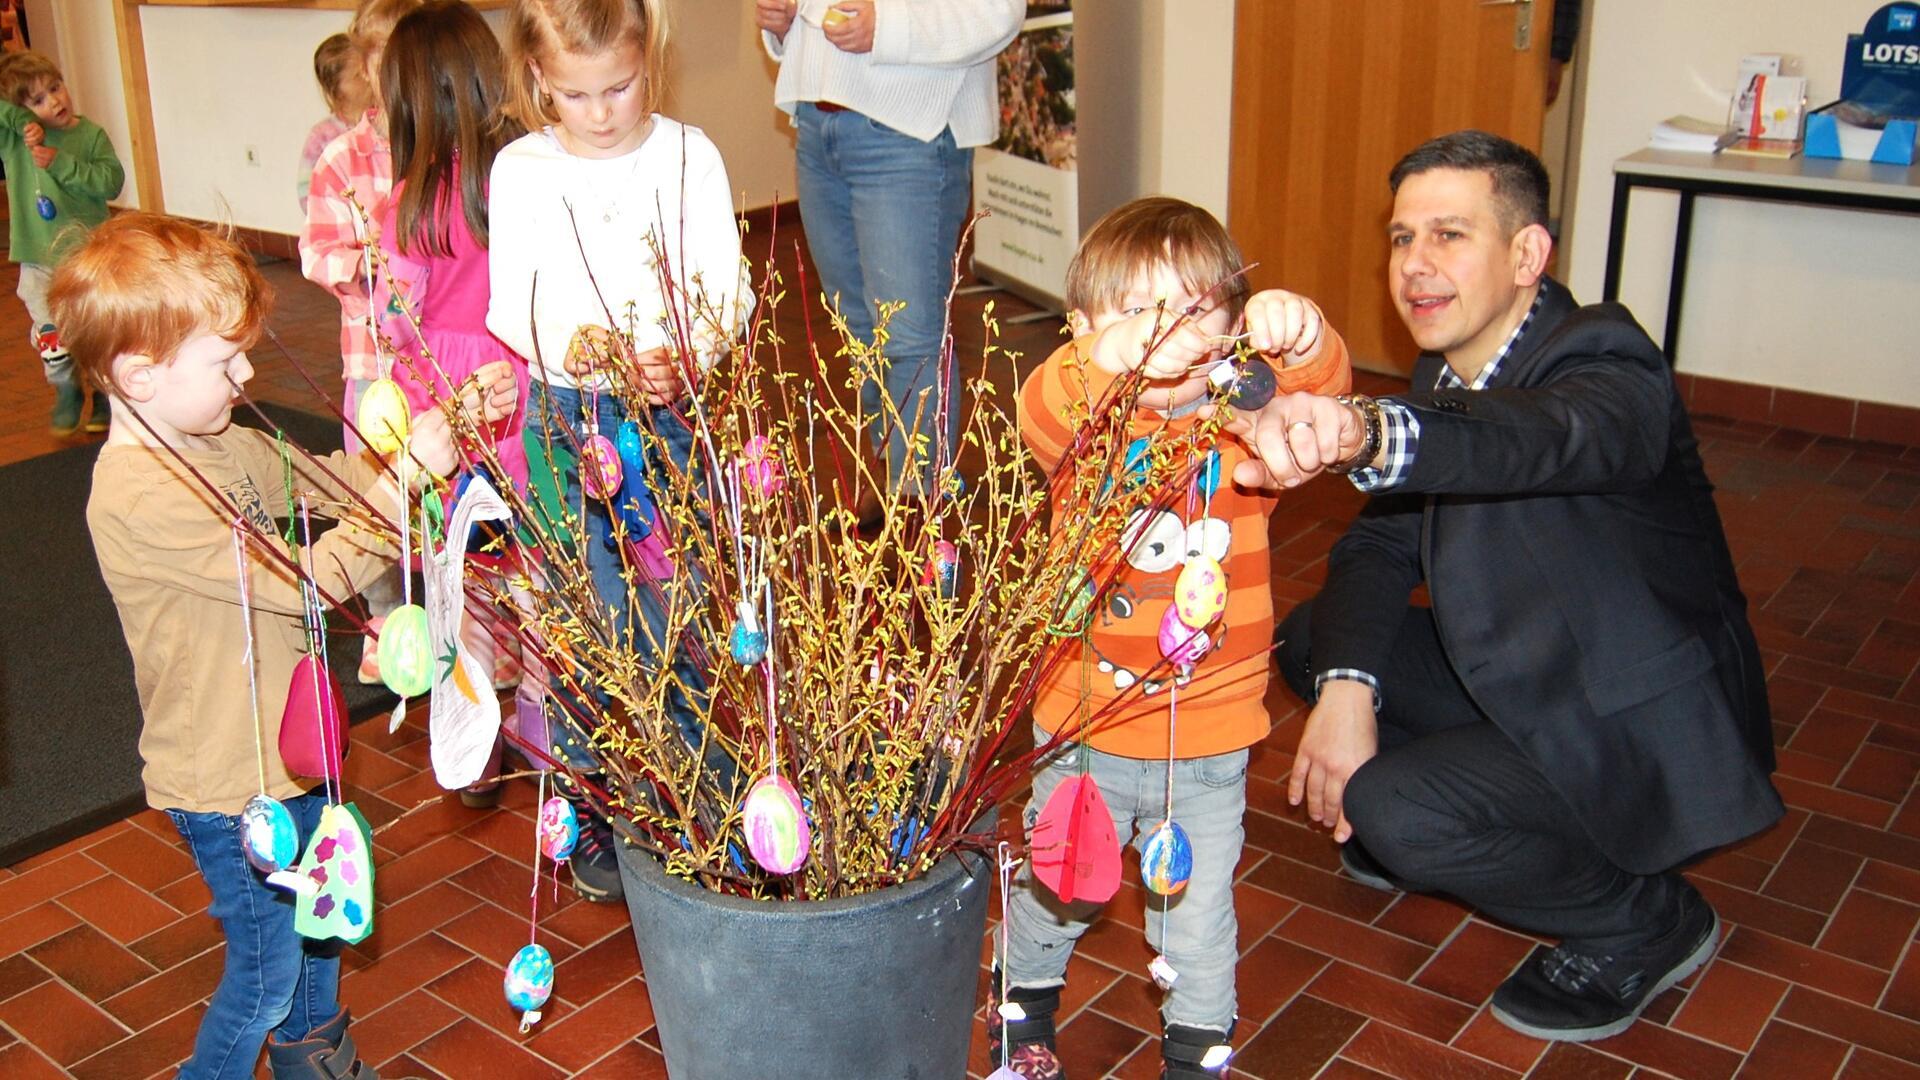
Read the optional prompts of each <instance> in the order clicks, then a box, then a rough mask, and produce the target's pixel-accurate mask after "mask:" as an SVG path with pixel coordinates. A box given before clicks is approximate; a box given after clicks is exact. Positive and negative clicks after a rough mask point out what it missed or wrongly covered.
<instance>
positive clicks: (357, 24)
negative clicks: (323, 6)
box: [300, 0, 420, 453]
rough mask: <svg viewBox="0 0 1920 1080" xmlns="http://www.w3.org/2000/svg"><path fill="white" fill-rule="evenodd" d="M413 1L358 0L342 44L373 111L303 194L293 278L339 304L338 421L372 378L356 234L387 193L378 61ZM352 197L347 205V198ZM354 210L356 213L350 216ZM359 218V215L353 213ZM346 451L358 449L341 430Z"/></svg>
mask: <svg viewBox="0 0 1920 1080" xmlns="http://www.w3.org/2000/svg"><path fill="white" fill-rule="evenodd" d="M419 6H420V0H361V3H360V7H359V10H357V11H355V12H354V13H353V22H352V23H350V24H348V26H347V38H348V40H350V41H351V42H352V43H353V48H354V51H355V52H356V53H357V54H359V56H360V60H361V64H362V67H363V68H364V70H365V71H366V75H367V84H368V86H370V87H371V88H372V90H373V98H374V107H373V108H371V109H368V110H367V111H366V113H365V114H364V115H363V116H361V117H360V120H359V122H358V123H356V124H354V125H353V127H351V128H349V129H348V130H347V133H346V134H345V135H342V136H340V137H339V138H337V139H335V140H334V141H333V142H332V143H330V144H328V146H327V148H326V149H325V150H323V151H321V153H320V161H319V163H318V164H316V165H315V166H314V168H313V183H312V185H311V186H310V187H309V188H308V189H307V224H306V227H305V228H303V229H302V230H301V231H300V272H301V273H302V274H305V275H306V276H307V280H309V281H312V282H313V283H314V284H316V285H320V286H322V287H324V288H325V289H327V290H328V291H329V292H332V293H333V294H334V296H336V297H338V298H339V300H340V360H341V365H342V371H341V374H342V376H343V377H344V378H345V379H346V401H345V415H346V416H347V418H348V419H352V418H353V417H354V416H355V415H357V414H358V412H359V405H360V393H361V391H362V390H364V389H365V388H366V385H367V384H368V383H370V382H372V381H373V380H374V379H376V378H378V377H379V371H378V370H377V368H376V366H375V361H374V351H373V333H372V331H371V330H370V329H369V328H368V326H367V308H368V301H367V269H366V255H365V252H364V251H363V250H362V249H361V241H362V239H363V231H364V230H366V229H372V228H374V227H375V223H376V222H378V221H379V220H380V214H381V212H382V211H383V210H385V209H386V206H387V199H388V197H389V196H390V195H391V193H392V191H393V157H392V155H391V154H390V153H389V152H388V150H387V122H386V118H385V117H384V116H383V115H382V114H381V111H380V106H379V102H380V56H381V54H382V53H383V52H385V51H386V47H387V36H388V35H390V34H392V33H393V24H394V23H397V22H399V21H400V17H401V16H402V15H405V14H406V13H407V12H409V11H412V10H413V9H415V8H417V7H419ZM349 192H351V193H352V199H349V198H348V193H349ZM354 202H358V203H359V204H360V208H359V209H360V212H359V213H356V212H355V210H354V206H353V204H354ZM363 214H364V217H362V216H361V215H363ZM345 437H346V445H347V449H348V450H349V451H351V452H356V453H357V452H358V451H359V450H360V443H359V440H357V439H355V438H354V436H353V430H352V429H351V428H350V427H349V428H347V430H346V433H345Z"/></svg>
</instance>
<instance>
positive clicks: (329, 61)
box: [313, 34, 373, 121]
mask: <svg viewBox="0 0 1920 1080" xmlns="http://www.w3.org/2000/svg"><path fill="white" fill-rule="evenodd" d="M313 77H314V80H315V81H317V82H318V83H319V84H320V95H321V96H322V97H324V98H326V99H327V111H328V112H330V113H332V114H333V115H335V116H338V117H340V118H341V119H343V120H348V121H354V120H358V119H360V114H361V113H363V112H366V111H367V106H368V105H370V104H372V98H373V88H372V87H371V86H368V85H367V76H366V65H365V64H363V63H362V62H361V60H360V54H359V53H358V52H357V51H355V50H354V47H353V42H352V41H350V40H348V38H347V35H345V34H333V35H331V36H329V37H328V38H327V39H326V40H325V41H322V42H321V43H320V47H319V48H317V49H315V50H313Z"/></svg>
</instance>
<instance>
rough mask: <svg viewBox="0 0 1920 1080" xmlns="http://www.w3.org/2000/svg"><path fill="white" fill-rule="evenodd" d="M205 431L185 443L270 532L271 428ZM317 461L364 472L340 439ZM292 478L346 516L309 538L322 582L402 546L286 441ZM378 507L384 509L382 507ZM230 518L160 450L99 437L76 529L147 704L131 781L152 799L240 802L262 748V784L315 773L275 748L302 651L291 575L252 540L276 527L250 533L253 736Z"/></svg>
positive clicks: (231, 809)
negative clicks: (203, 443) (84, 537)
mask: <svg viewBox="0 0 1920 1080" xmlns="http://www.w3.org/2000/svg"><path fill="white" fill-rule="evenodd" d="M212 442H213V444H214V445H213V446H212V448H210V449H204V450H182V451H181V455H182V456H183V457H184V458H185V459H186V460H187V461H188V462H191V463H192V465H193V467H194V468H195V469H197V470H199V472H200V474H201V475H202V476H204V477H206V479H207V480H208V481H210V482H211V483H212V484H213V486H214V487H216V488H218V489H219V491H220V492H221V494H222V495H223V496H224V497H225V499H226V501H227V502H228V503H230V504H232V505H233V506H235V507H238V508H239V510H240V512H241V513H242V514H244V515H245V516H246V518H247V520H248V521H249V522H251V523H252V524H253V525H254V526H255V527H256V528H257V529H258V530H259V531H260V532H261V533H263V534H265V535H266V536H268V537H274V536H276V535H277V534H278V533H279V531H280V528H279V526H278V525H276V524H275V521H274V519H275V517H277V516H278V517H284V516H285V513H286V507H287V494H286V491H287V489H286V484H285V482H284V480H283V475H284V474H283V470H282V465H281V460H280V454H279V450H278V448H277V447H276V446H275V444H274V441H273V439H272V437H270V436H268V435H266V434H264V433H262V432H259V431H255V430H253V429H251V428H242V427H232V428H229V429H227V431H225V432H223V433H222V434H220V435H218V436H214V437H213V438H212ZM325 460H326V464H327V467H328V469H330V470H331V471H332V472H333V473H334V475H336V476H338V477H340V478H341V479H342V480H343V481H345V482H346V483H347V484H349V485H352V486H353V487H354V488H355V489H356V490H359V491H366V490H368V489H369V488H371V487H372V486H373V484H374V481H375V480H376V475H375V471H374V469H373V467H372V466H371V464H370V463H369V462H367V461H364V460H361V459H358V458H349V457H348V456H346V455H345V454H341V453H335V454H334V455H333V456H332V457H331V458H328V459H325ZM294 487H295V490H296V492H306V493H308V495H309V505H310V507H311V510H312V513H313V515H314V516H315V517H323V516H324V517H336V516H338V517H342V518H343V520H342V523H341V524H339V525H338V526H336V527H335V528H333V529H332V530H330V531H328V532H327V533H326V534H324V535H322V536H321V537H319V538H318V539H317V540H316V541H315V542H314V544H313V551H312V558H313V573H314V578H315V580H316V581H318V582H319V584H320V587H321V589H322V590H324V591H325V592H326V593H327V594H328V595H330V596H332V597H334V598H336V599H345V598H346V597H348V596H351V595H353V594H355V593H357V592H359V590H360V588H361V587H363V586H364V585H365V584H367V583H368V582H369V581H371V580H372V579H373V577H374V575H375V574H376V573H377V572H378V571H379V570H381V569H382V568H384V567H386V566H388V565H390V564H391V563H392V562H393V561H394V560H395V559H396V558H398V556H399V551H398V548H397V547H396V546H395V545H394V544H393V543H392V541H391V540H390V539H389V538H388V537H386V536H385V535H384V534H381V533H378V532H376V531H374V530H372V529H371V528H363V527H361V525H360V524H356V521H355V519H359V520H360V522H361V523H364V522H365V519H364V518H361V517H360V513H361V511H360V504H359V503H358V502H357V501H354V502H352V503H351V504H349V503H347V502H346V501H345V500H344V498H343V497H344V496H346V493H345V492H343V491H341V490H340V487H339V485H338V484H336V483H334V482H333V481H332V480H331V479H329V478H328V477H327V476H326V474H325V473H323V472H321V471H320V470H319V469H318V468H316V467H314V466H313V465H311V464H309V463H308V462H306V461H305V460H304V459H302V458H301V457H300V455H298V454H295V455H294ZM381 509H382V513H385V514H388V515H389V516H391V514H392V508H391V507H390V506H386V505H382V507H381ZM349 511H351V513H349ZM232 523H233V518H232V515H231V512H230V511H229V510H227V509H226V508H224V507H223V506H222V505H221V502H220V500H218V499H216V498H215V497H214V496H213V495H211V494H210V493H209V492H208V491H207V490H206V489H205V487H203V486H202V484H201V483H200V481H198V480H196V479H194V477H193V476H192V474H191V473H189V472H188V471H187V469H186V468H185V467H184V466H182V465H181V463H180V462H179V461H178V460H176V459H175V458H174V456H173V455H172V454H170V453H169V452H167V451H166V450H163V449H157V448H148V447H140V446H124V445H109V446H106V447H104V448H102V449H101V451H100V459H99V461H98V462H97V463H96V464H95V465H94V470H93V492H92V494H91V495H90V496H89V498H88V500H87V527H88V528H89V529H90V530H91V531H92V533H93V548H94V552H95V554H96V555H97V556H98V558H99V561H100V574H101V576H102V577H103V578H105V579H106V582H107V588H108V589H109V590H110V591H111V592H112V593H113V601H114V605H115V606H116V607H117V608H118V609H119V611H120V625H121V628H122V629H123V630H124V632H125V633H126V638H127V647H128V649H129V650H130V651H131V652H132V653H133V672H134V683H135V686H136V688H137V690H138V691H139V695H140V711H141V715H142V718H143V723H142V726H141V730H140V757H141V760H142V761H143V762H144V763H145V764H144V767H143V768H142V770H141V779H142V781H143V782H144V784H145V785H146V790H147V803H148V805H150V806H153V807H155V808H157V809H167V808H174V809H180V810H187V811H192V812H196V813H198V812H217V813H224V814H236V813H239V812H240V809H241V807H242V806H244V805H245V804H246V801H247V799H248V798H250V797H251V796H253V795H255V794H257V793H258V792H259V791H260V789H261V779H260V776H261V767H262V757H263V756H264V765H265V777H266V780H265V787H266V792H267V794H269V795H272V796H274V797H276V798H284V797H287V796H290V795H297V794H299V793H301V792H303V791H306V790H308V789H310V788H311V787H313V785H314V783H315V779H314V778H301V777H296V776H294V775H293V774H291V773H289V772H288V771H287V768H286V766H285V765H284V764H283V763H282V762H281V760H280V752H279V731H280V715H281V713H282V712H283V711H284V710H285V708H286V703H287V687H288V683H289V681H290V680H291V678H292V676H293V669H294V665H295V664H297V663H298V662H299V660H300V657H301V656H302V655H303V654H304V653H305V651H306V634H305V632H304V630H303V629H302V628H301V621H300V612H301V608H302V603H301V598H300V591H299V586H298V583H297V581H296V579H295V577H294V575H293V574H292V572H291V571H289V570H287V569H286V568H285V567H284V566H283V565H281V564H280V563H279V562H278V561H276V560H275V559H274V558H273V556H272V555H270V554H268V553H267V552H266V551H265V550H263V544H264V543H272V544H274V545H276V546H277V545H279V543H280V542H279V541H278V540H277V539H274V540H270V541H265V542H262V541H254V542H252V543H249V544H248V546H247V555H248V558H247V566H248V570H249V573H248V581H249V589H250V592H251V597H250V600H251V603H252V607H253V620H252V622H253V635H254V643H255V645H254V654H255V669H256V676H255V684H257V686H258V694H259V696H258V704H259V716H260V724H259V729H258V732H257V736H258V737H257V739H256V731H255V728H254V710H253V707H252V705H251V704H250V703H249V702H248V695H249V691H250V686H249V681H248V678H247V668H246V666H245V664H244V657H245V655H246V628H245V625H244V624H243V623H242V621H241V614H240V585H239V580H238V572H237V568H236V564H235V561H234V550H233V528H232ZM282 550H284V548H283V549H282ZM256 746H257V747H258V749H257V750H256Z"/></svg>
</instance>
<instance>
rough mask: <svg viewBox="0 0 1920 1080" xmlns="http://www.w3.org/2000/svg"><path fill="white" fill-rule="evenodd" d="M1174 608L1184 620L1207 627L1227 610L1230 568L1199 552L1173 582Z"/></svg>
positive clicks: (1203, 628) (1181, 619)
mask: <svg viewBox="0 0 1920 1080" xmlns="http://www.w3.org/2000/svg"><path fill="white" fill-rule="evenodd" d="M1173 608H1174V610H1175V611H1176V612H1178V613H1179V616H1180V621H1181V622H1183V623H1186V624H1187V625H1188V626H1195V627H1199V628H1200V629H1202V630H1205V629H1206V628H1207V627H1209V626H1212V625H1213V621H1214V620H1215V619H1218V618H1219V617H1220V616H1221V615H1222V614H1223V613H1225V611H1226V610H1227V571H1226V569H1225V568H1224V567H1222V566H1221V565H1220V560H1218V559H1216V558H1214V557H1212V556H1211V555H1196V556H1193V557H1192V558H1190V559H1188V560H1187V564H1186V565H1185V566H1183V567H1181V568H1180V576H1179V577H1177V578H1175V579H1174V582H1173Z"/></svg>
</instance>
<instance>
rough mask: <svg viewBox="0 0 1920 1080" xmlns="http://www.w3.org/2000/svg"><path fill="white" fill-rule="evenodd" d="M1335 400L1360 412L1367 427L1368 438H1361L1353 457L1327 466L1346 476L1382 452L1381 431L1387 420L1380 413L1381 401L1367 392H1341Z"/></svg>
mask: <svg viewBox="0 0 1920 1080" xmlns="http://www.w3.org/2000/svg"><path fill="white" fill-rule="evenodd" d="M1333 400H1335V401H1337V402H1339V403H1340V404H1342V405H1345V406H1347V407H1348V408H1350V409H1353V410H1355V411H1356V412H1358V413H1359V414H1360V423H1361V425H1362V426H1363V427H1365V428H1366V438H1365V439H1362V440H1361V442H1360V449H1359V450H1357V451H1355V452H1354V455H1353V456H1352V457H1350V458H1348V459H1346V460H1345V461H1336V462H1334V463H1333V464H1331V465H1328V466H1327V471H1328V472H1331V473H1340V474H1341V475H1343V476H1344V475H1346V474H1347V473H1350V472H1353V471H1354V470H1355V469H1361V468H1365V467H1366V466H1367V465H1369V464H1371V463H1372V461H1373V459H1374V456H1375V455H1376V454H1378V453H1380V439H1381V437H1382V436H1381V432H1382V429H1383V428H1385V427H1386V420H1385V418H1384V417H1383V416H1382V415H1381V413H1380V403H1379V402H1377V401H1375V400H1373V399H1372V398H1370V397H1368V396H1367V395H1365V394H1341V395H1340V396H1338V397H1336V398H1334V399H1333Z"/></svg>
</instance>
